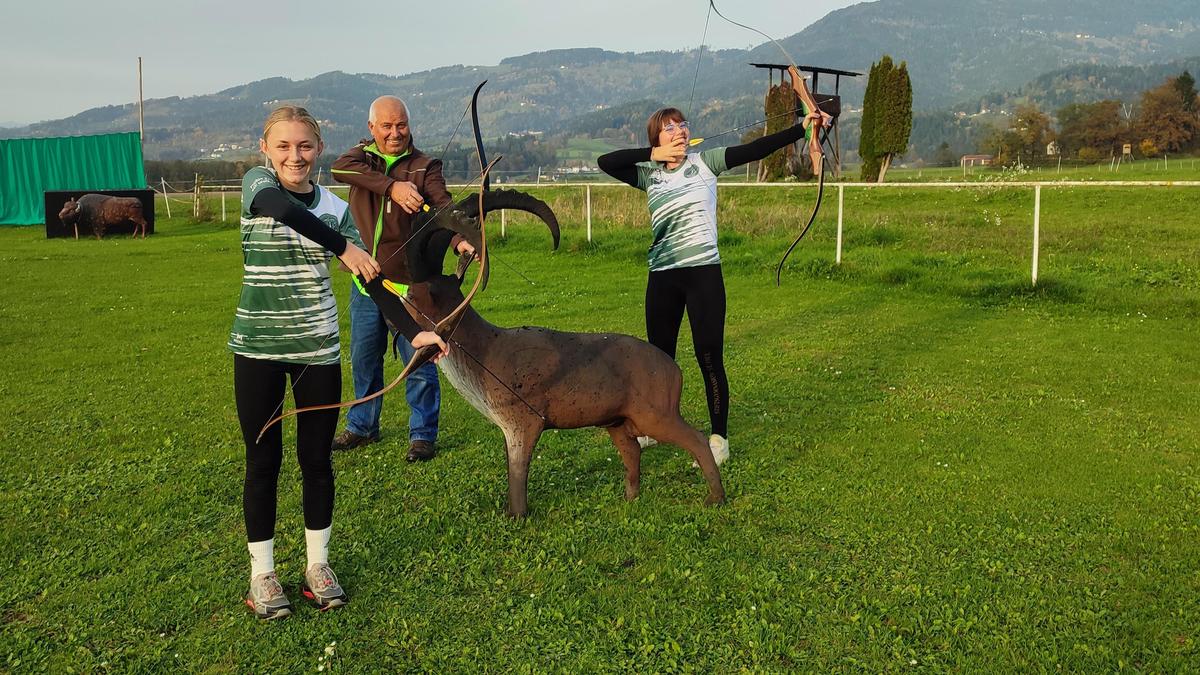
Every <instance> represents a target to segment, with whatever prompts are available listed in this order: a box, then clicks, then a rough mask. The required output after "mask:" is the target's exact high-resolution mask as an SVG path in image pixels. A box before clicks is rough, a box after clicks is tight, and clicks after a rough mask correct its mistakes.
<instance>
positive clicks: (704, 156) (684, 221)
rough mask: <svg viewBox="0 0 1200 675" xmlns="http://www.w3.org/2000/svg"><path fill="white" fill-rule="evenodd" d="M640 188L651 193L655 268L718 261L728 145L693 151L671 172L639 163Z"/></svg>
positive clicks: (651, 257)
mask: <svg viewBox="0 0 1200 675" xmlns="http://www.w3.org/2000/svg"><path fill="white" fill-rule="evenodd" d="M637 168H638V188H639V189H641V190H645V191H646V195H647V198H648V200H649V207H650V228H651V229H652V230H653V232H654V242H653V243H652V244H651V245H650V251H649V253H648V254H647V258H648V260H649V263H650V271H651V272H658V271H661V270H669V269H675V268H677V267H700V266H701V265H717V264H720V262H721V256H720V254H718V253H717V175H718V174H720V173H721V172H723V171H725V170H726V168H728V167H726V166H725V148H714V149H712V150H705V151H704V152H699V153H695V152H693V153H688V155H687V158H686V159H684V161H683V163H682V164H680V165H679V166H678V167H676V168H675V169H674V170H668V169H667V168H666V167H665V166H664V165H663V164H661V163H659V162H638V165H637Z"/></svg>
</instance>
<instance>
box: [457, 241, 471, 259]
mask: <svg viewBox="0 0 1200 675" xmlns="http://www.w3.org/2000/svg"><path fill="white" fill-rule="evenodd" d="M454 252H455V253H457V254H459V255H462V254H464V253H470V254H471V255H475V247H474V246H472V245H471V242H469V241H467V240H466V239H463V240H462V241H460V242H458V245H457V246H455V247H454Z"/></svg>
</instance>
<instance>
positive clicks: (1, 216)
mask: <svg viewBox="0 0 1200 675" xmlns="http://www.w3.org/2000/svg"><path fill="white" fill-rule="evenodd" d="M145 187H146V173H145V170H144V168H143V167H142V144H141V142H140V140H139V138H138V134H137V133H123V134H101V135H97V136H62V137H56V138H15V139H8V140H0V225H36V224H41V223H44V222H46V215H45V213H43V211H44V210H45V204H44V202H43V200H42V193H43V192H45V191H47V190H136V189H142V188H145Z"/></svg>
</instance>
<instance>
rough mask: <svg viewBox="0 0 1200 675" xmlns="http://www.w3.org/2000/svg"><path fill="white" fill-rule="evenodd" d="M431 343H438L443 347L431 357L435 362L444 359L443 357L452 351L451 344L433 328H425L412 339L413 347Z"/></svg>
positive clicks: (418, 347) (417, 347) (416, 347)
mask: <svg viewBox="0 0 1200 675" xmlns="http://www.w3.org/2000/svg"><path fill="white" fill-rule="evenodd" d="M429 345H437V346H438V347H441V351H440V352H438V353H437V354H434V355H433V358H432V359H431V360H432V361H433V362H434V363H437V362H438V361H441V360H442V357H443V356H445V355H447V354H449V353H450V346H449V345H447V344H446V342H445V341H444V340H442V338H440V337H438V334H437V333H435V332H433V331H431V330H423V331H421V332H420V333H417V336H416V337H414V338H413V339H412V346H413V349H420V348H421V347H426V346H429Z"/></svg>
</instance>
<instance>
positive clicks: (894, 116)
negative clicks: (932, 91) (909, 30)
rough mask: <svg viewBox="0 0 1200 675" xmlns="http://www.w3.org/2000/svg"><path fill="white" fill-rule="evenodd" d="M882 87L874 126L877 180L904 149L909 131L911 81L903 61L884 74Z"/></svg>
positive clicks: (910, 119)
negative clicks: (878, 164) (878, 163)
mask: <svg viewBox="0 0 1200 675" xmlns="http://www.w3.org/2000/svg"><path fill="white" fill-rule="evenodd" d="M884 58H887V57H884ZM882 89H883V95H882V96H880V99H881V105H880V106H879V107H880V112H879V114H878V116H877V118H876V125H875V152H876V153H877V154H878V155H879V157H880V170H879V182H881V183H882V182H883V180H884V178H885V177H886V176H887V170H888V168H889V167H891V165H892V161H893V160H894V159H895V158H896V157H897V156H903V155H904V153H905V152H907V151H908V137H909V135H910V134H911V133H912V81H911V80H909V78H908V64H907V63H906V62H904V61H901V62H900V66H899V67H898V68H894V69H892V70H891V71H889V72H888V73H887V76H886V79H885V80H884V81H883V88H882Z"/></svg>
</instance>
